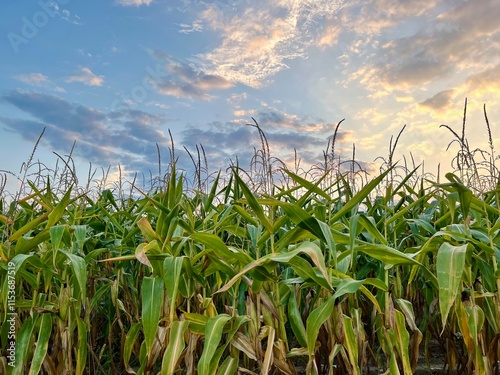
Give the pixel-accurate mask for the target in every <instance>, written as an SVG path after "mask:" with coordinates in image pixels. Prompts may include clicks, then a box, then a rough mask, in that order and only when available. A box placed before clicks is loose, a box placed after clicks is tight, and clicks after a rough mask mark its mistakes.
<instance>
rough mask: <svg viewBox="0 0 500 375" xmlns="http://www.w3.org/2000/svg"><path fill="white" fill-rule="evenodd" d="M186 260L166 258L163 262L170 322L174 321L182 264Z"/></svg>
mask: <svg viewBox="0 0 500 375" xmlns="http://www.w3.org/2000/svg"><path fill="white" fill-rule="evenodd" d="M183 260H184V258H183V257H177V258H172V257H169V258H165V261H164V262H163V275H164V279H165V289H166V290H167V298H168V300H169V304H170V321H171V322H172V321H173V317H174V313H175V308H176V303H177V302H176V301H177V294H178V293H179V283H180V279H181V272H182V263H183Z"/></svg>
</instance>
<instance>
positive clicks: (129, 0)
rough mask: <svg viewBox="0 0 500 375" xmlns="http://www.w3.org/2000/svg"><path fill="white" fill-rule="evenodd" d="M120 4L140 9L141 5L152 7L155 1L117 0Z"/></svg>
mask: <svg viewBox="0 0 500 375" xmlns="http://www.w3.org/2000/svg"><path fill="white" fill-rule="evenodd" d="M117 2H118V4H120V5H123V6H126V7H129V6H136V7H139V6H141V5H150V4H151V3H152V2H153V0H117Z"/></svg>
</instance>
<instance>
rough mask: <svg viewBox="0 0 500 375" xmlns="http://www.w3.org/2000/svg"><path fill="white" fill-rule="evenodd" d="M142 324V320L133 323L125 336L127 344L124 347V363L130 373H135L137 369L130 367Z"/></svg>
mask: <svg viewBox="0 0 500 375" xmlns="http://www.w3.org/2000/svg"><path fill="white" fill-rule="evenodd" d="M141 327H142V324H141V323H140V322H136V323H132V324H131V325H130V329H129V331H128V332H127V335H126V336H125V345H124V347H123V365H124V366H125V370H126V371H127V372H128V373H132V374H135V371H134V370H133V369H132V367H130V365H129V362H130V357H131V356H132V351H133V349H134V345H135V342H136V341H137V338H138V337H139V333H140V331H141Z"/></svg>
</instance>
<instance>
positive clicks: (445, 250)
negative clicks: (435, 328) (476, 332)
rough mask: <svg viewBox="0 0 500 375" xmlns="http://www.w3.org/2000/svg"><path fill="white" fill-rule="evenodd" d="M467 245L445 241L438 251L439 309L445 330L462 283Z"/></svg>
mask: <svg viewBox="0 0 500 375" xmlns="http://www.w3.org/2000/svg"><path fill="white" fill-rule="evenodd" d="M467 246H468V245H462V246H453V245H451V244H449V243H447V242H444V243H443V244H442V245H441V246H440V247H439V250H438V253H437V259H436V273H437V279H438V284H439V310H440V312H441V319H442V323H443V330H444V328H445V325H446V319H447V317H448V314H449V312H450V309H451V307H452V306H453V304H454V302H455V299H456V297H457V294H458V292H459V288H460V285H462V274H463V273H464V267H465V256H466V253H467Z"/></svg>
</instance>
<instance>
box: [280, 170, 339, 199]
mask: <svg viewBox="0 0 500 375" xmlns="http://www.w3.org/2000/svg"><path fill="white" fill-rule="evenodd" d="M282 171H283V172H285V173H286V174H287V175H288V176H290V177H291V179H292V180H294V181H295V182H296V183H298V184H300V185H301V186H302V187H304V188H306V189H307V190H309V191H311V192H313V193H315V194H317V195H319V196H321V197H323V198H325V199H326V201H327V202H330V201H331V200H332V197H330V196H329V195H328V194H327V193H326V192H325V191H323V190H322V189H321V188H319V186H318V185H319V184H320V183H321V181H323V179H324V178H325V177H326V175H325V176H323V177H321V178H320V179H319V180H318V182H316V183H315V184H313V183H312V182H310V181H308V180H306V179H305V178H302V177H300V176H298V175H296V174H295V173H292V172H291V171H289V170H288V169H286V168H283V169H282ZM308 195H309V194H304V195H303V196H302V198H303V199H304V198H305V197H307V196H308Z"/></svg>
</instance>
